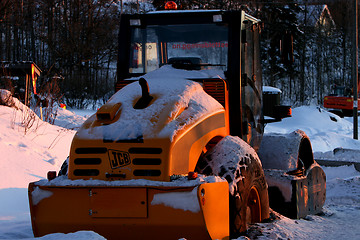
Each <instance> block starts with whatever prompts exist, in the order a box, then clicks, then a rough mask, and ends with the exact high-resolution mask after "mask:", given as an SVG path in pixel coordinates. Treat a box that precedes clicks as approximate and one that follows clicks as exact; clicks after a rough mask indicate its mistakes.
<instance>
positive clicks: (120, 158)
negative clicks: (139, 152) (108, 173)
mask: <svg viewBox="0 0 360 240" xmlns="http://www.w3.org/2000/svg"><path fill="white" fill-rule="evenodd" d="M109 160H110V166H111V168H112V169H115V168H119V167H123V166H126V165H129V164H130V163H131V160H130V155H129V153H128V152H122V151H117V150H112V149H109Z"/></svg>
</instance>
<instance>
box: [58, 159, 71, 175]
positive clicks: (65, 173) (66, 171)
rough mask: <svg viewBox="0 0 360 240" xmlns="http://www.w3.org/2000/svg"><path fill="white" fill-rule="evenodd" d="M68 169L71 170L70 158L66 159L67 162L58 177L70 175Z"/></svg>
mask: <svg viewBox="0 0 360 240" xmlns="http://www.w3.org/2000/svg"><path fill="white" fill-rule="evenodd" d="M68 169H69V157H68V158H67V159H65V161H64V162H63V164H62V165H61V168H60V171H59V174H58V176H67V175H68Z"/></svg>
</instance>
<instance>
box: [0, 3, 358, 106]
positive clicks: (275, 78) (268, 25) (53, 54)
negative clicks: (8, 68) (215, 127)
mask: <svg viewBox="0 0 360 240" xmlns="http://www.w3.org/2000/svg"><path fill="white" fill-rule="evenodd" d="M176 2H177V3H178V4H179V5H181V6H182V8H184V9H194V8H202V9H203V8H212V9H214V8H216V9H244V10H245V11H247V12H248V13H250V14H252V15H254V16H255V17H257V18H259V19H261V20H262V21H263V23H264V29H263V31H262V36H261V41H262V42H261V45H262V63H263V78H264V84H266V85H270V86H274V87H278V88H280V89H282V91H283V93H284V94H283V101H284V102H286V103H289V104H292V105H295V106H297V105H302V104H310V103H315V104H321V103H322V99H323V97H324V96H325V95H326V94H329V93H330V91H331V87H332V86H333V85H334V84H338V85H345V86H350V84H351V61H350V60H351V57H350V56H351V51H350V50H351V41H350V39H351V31H350V29H351V23H349V22H350V21H349V19H346V18H347V17H348V16H349V15H351V9H352V8H351V1H343V3H344V4H342V8H343V11H342V12H341V14H340V17H339V13H337V16H338V18H340V19H341V17H342V18H343V21H342V24H336V22H335V21H333V19H332V17H331V15H329V14H328V13H329V12H327V11H324V5H319V4H318V5H313V4H314V1H310V2H311V3H312V5H310V4H309V3H308V1H306V0H304V1H299V2H294V1H286V0H283V1H276V2H274V1H271V0H262V1H256V0H248V1H241V0H223V1H222V0H197V1H194V0H183V1H176ZM346 4H349V6H347V5H346ZM163 5H164V1H162V0H153V1H151V0H149V1H147V2H144V1H141V0H138V1H132V2H131V1H126V0H123V1H117V0H100V1H97V0H2V1H0V61H25V60H26V61H34V62H35V63H36V64H37V65H38V66H39V67H40V68H41V69H42V70H43V73H42V76H41V79H40V80H41V81H40V83H46V82H48V81H51V80H52V79H57V81H58V84H59V86H60V88H61V91H62V94H63V101H64V102H65V103H66V104H67V105H68V106H70V107H77V108H84V107H89V105H88V104H89V101H88V99H91V100H92V101H91V102H93V103H95V102H100V103H102V102H104V101H106V100H107V99H108V98H109V97H110V96H111V95H112V94H113V93H114V84H115V81H116V59H117V34H118V25H119V24H118V22H119V16H120V14H121V13H123V12H131V13H134V12H146V11H149V10H154V9H155V8H162V7H163ZM344 9H345V10H344ZM325 10H327V9H325ZM330 14H331V12H330ZM344 22H346V24H343V23H344ZM285 33H290V34H291V36H292V37H293V39H294V61H293V63H292V61H282V59H281V55H280V40H282V38H283V37H284V35H286V34H285Z"/></svg>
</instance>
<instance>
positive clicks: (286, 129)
mask: <svg viewBox="0 0 360 240" xmlns="http://www.w3.org/2000/svg"><path fill="white" fill-rule="evenodd" d="M297 129H301V130H303V131H304V132H305V133H306V134H307V135H308V136H309V138H310V141H311V145H312V148H313V151H314V153H316V152H327V151H333V149H335V148H338V147H344V148H351V149H360V142H359V141H357V140H354V139H352V136H353V124H352V122H350V121H349V120H348V119H346V118H340V117H339V116H337V115H335V114H333V113H330V112H328V111H326V110H324V109H322V108H319V107H315V106H310V107H309V106H302V107H298V108H294V109H293V111H292V117H290V118H284V119H283V120H282V121H281V122H277V123H271V124H268V125H266V127H265V133H283V134H286V133H290V132H292V131H295V130H297Z"/></svg>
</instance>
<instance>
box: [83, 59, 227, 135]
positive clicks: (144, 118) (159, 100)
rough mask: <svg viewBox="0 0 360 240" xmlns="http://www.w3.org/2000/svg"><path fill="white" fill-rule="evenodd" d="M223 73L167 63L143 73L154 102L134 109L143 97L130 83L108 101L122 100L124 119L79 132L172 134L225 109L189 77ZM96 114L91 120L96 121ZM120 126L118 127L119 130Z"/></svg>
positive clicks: (90, 133) (137, 86)
mask: <svg viewBox="0 0 360 240" xmlns="http://www.w3.org/2000/svg"><path fill="white" fill-rule="evenodd" d="M221 75H222V72H221V73H220V74H219V72H216V71H210V70H202V71H187V70H181V69H175V68H173V67H171V66H169V65H165V66H163V67H161V68H160V69H157V70H155V71H152V72H150V73H148V74H146V75H144V76H143V78H145V80H146V81H147V82H148V85H149V91H150V95H151V96H152V97H154V99H153V101H152V103H151V104H150V105H149V106H148V107H146V108H144V109H134V108H133V106H134V104H135V102H136V101H137V99H139V98H140V97H141V87H140V85H139V83H138V82H137V81H136V82H134V83H132V84H129V85H127V86H126V87H124V88H123V89H121V90H120V91H118V92H117V93H116V94H115V95H113V96H112V97H111V98H110V100H109V101H108V103H119V102H120V103H121V104H122V106H121V113H120V114H121V115H120V119H119V120H118V121H116V122H115V123H112V124H110V125H107V126H101V127H94V128H89V129H83V130H82V131H80V132H79V135H80V134H82V135H81V136H82V137H84V138H92V139H103V138H104V137H105V138H106V139H113V140H128V139H137V138H140V137H145V138H146V137H148V138H149V137H150V138H151V137H169V138H170V139H171V140H172V139H173V138H174V137H175V135H176V134H177V133H178V132H179V131H181V130H183V129H184V128H186V126H188V125H190V124H193V123H195V122H196V121H198V120H199V119H201V118H204V117H206V116H209V115H211V114H214V113H216V112H218V111H221V110H223V107H222V105H221V104H220V103H219V102H217V101H216V100H215V99H213V98H212V97H211V96H209V95H208V94H207V93H206V92H205V91H204V90H203V88H202V86H201V84H199V83H197V82H194V81H190V80H187V79H192V78H198V79H204V78H205V79H206V78H213V77H217V78H221V77H222V76H221ZM94 120H95V116H92V117H91V118H90V119H89V121H94ZM115 129H116V130H115Z"/></svg>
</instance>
